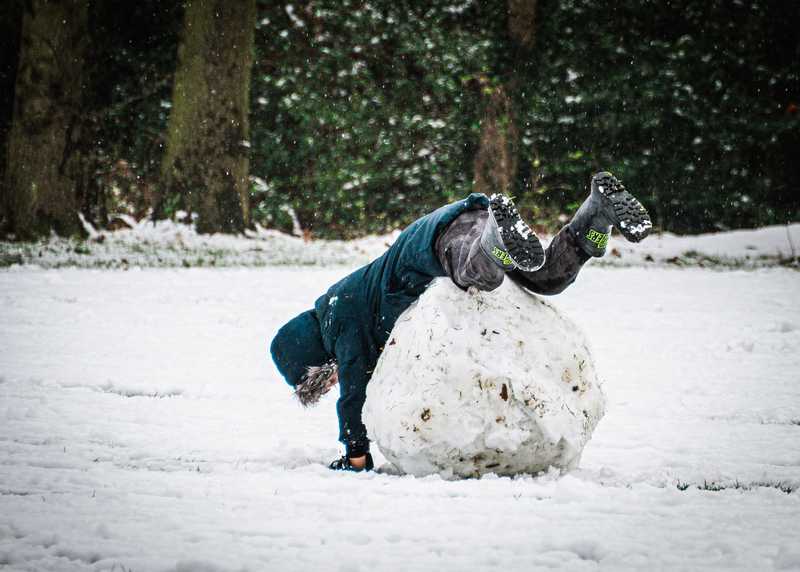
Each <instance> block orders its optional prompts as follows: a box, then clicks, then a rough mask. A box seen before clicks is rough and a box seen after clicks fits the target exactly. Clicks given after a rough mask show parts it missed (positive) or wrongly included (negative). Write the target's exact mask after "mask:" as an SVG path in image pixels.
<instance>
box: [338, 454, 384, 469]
mask: <svg viewBox="0 0 800 572" xmlns="http://www.w3.org/2000/svg"><path fill="white" fill-rule="evenodd" d="M328 468H329V469H331V470H333V471H352V472H354V473H360V472H361V471H371V470H372V469H373V468H375V464H374V463H373V462H372V455H370V454H369V453H367V464H366V465H364V468H363V469H357V468H355V467H354V466H353V465H351V464H350V457H348V456H347V455H343V456H342V457H341V458H339V459H336V460H335V461H334V462H332V463H331V464H330V465H328Z"/></svg>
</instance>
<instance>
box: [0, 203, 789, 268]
mask: <svg viewBox="0 0 800 572" xmlns="http://www.w3.org/2000/svg"><path fill="white" fill-rule="evenodd" d="M119 218H121V219H125V220H126V221H127V223H128V224H129V225H130V226H131V227H132V228H130V229H124V230H117V231H114V232H110V231H97V230H95V229H94V228H92V227H91V225H89V224H88V223H85V224H84V226H85V229H86V232H87V234H88V235H89V238H88V240H76V239H65V238H59V237H56V236H52V237H50V238H48V239H46V240H41V241H38V242H34V243H16V242H9V241H2V240H0V268H1V267H5V266H16V265H34V266H40V267H43V268H63V267H78V268H121V269H127V268H132V267H137V266H141V267H168V268H175V267H177V268H183V267H227V266H253V267H261V266H274V265H288V266H310V265H315V266H330V265H333V264H342V265H349V266H357V265H361V264H366V263H367V262H369V261H370V260H372V259H374V258H376V257H378V256H380V255H381V254H383V252H384V251H385V250H386V248H387V247H388V246H389V245H391V244H392V243H393V242H394V240H395V239H396V238H397V236H398V235H399V231H395V232H392V233H389V234H386V235H383V236H368V237H365V238H363V239H360V240H355V241H349V242H347V241H337V240H312V241H305V240H303V239H302V238H298V237H295V236H290V235H288V234H283V233H280V232H277V231H274V230H265V229H263V228H260V227H258V228H257V230H255V231H247V234H246V235H245V236H231V235H202V234H198V233H197V232H196V231H195V229H194V228H193V227H192V226H189V225H184V224H176V223H175V222H172V221H160V222H158V223H155V224H154V223H153V222H150V221H146V220H143V221H140V222H136V221H135V220H133V219H132V218H130V217H124V216H123V217H119ZM520 232H521V231H520ZM523 234H524V233H523ZM540 238H541V239H542V242H543V243H544V244H547V243H548V241H549V238H550V237H548V236H540ZM608 251H609V254H608V255H607V256H606V257H604V258H603V259H602V260H601V261H600V264H603V265H610V266H663V265H678V266H722V267H736V268H739V267H765V266H777V265H784V266H787V265H790V264H794V265H795V266H797V265H798V263H799V262H800V260H798V256H800V224H798V223H795V224H791V225H788V226H770V227H765V228H760V229H755V230H738V231H731V232H721V233H714V234H704V235H698V236H676V235H673V234H670V233H661V234H651V235H650V236H649V237H648V238H647V240H645V241H643V242H641V243H638V244H632V243H629V242H626V241H625V239H624V238H621V237H619V236H617V235H612V236H611V239H610V240H609V244H608Z"/></svg>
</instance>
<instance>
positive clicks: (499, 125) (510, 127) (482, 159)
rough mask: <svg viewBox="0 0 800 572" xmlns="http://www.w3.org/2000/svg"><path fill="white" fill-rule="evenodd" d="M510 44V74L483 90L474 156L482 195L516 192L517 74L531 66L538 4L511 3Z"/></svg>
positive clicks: (532, 1)
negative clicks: (477, 141)
mask: <svg viewBox="0 0 800 572" xmlns="http://www.w3.org/2000/svg"><path fill="white" fill-rule="evenodd" d="M507 17H508V20H507V27H506V33H507V36H508V37H507V44H508V46H509V52H510V53H509V54H508V60H510V62H511V65H510V66H509V68H510V70H509V71H507V72H506V73H505V74H500V81H499V82H497V84H496V85H488V84H489V82H488V81H485V83H484V87H483V93H484V101H485V110H484V113H483V119H482V120H481V136H480V146H479V148H478V153H477V154H476V156H475V181H474V190H475V191H476V192H479V193H485V194H489V195H490V194H492V193H510V192H512V191H513V187H514V182H515V180H516V176H517V167H518V165H519V157H518V155H519V138H520V132H519V128H518V126H517V117H518V113H517V109H516V102H517V101H518V99H519V98H518V93H517V92H518V91H519V88H520V82H519V81H518V76H517V73H516V72H517V71H518V69H519V67H520V66H522V67H524V66H528V65H530V60H531V57H530V56H531V50H532V49H533V45H534V41H535V38H536V0H508V4H507Z"/></svg>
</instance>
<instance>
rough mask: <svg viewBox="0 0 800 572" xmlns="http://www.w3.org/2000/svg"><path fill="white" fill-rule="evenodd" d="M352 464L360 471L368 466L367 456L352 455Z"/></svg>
mask: <svg viewBox="0 0 800 572" xmlns="http://www.w3.org/2000/svg"><path fill="white" fill-rule="evenodd" d="M350 466H352V467H353V468H354V469H358V470H359V471H360V470H361V469H363V468H364V467H366V466H367V456H366V455H361V456H360V457H350Z"/></svg>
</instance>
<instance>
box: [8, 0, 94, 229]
mask: <svg viewBox="0 0 800 572" xmlns="http://www.w3.org/2000/svg"><path fill="white" fill-rule="evenodd" d="M86 34H87V3H86V1H85V0H62V1H60V2H55V1H48V0H31V1H29V2H27V3H26V8H25V13H24V16H23V22H22V37H21V41H20V50H19V54H20V55H19V67H18V70H17V79H16V86H15V98H14V114H13V120H12V126H11V131H10V133H9V138H8V155H7V157H8V163H7V169H6V178H5V203H6V209H5V210H6V216H7V217H8V222H9V226H10V230H11V231H12V232H14V233H15V234H16V235H17V237H18V238H32V237H33V236H35V235H37V234H42V233H46V232H48V231H50V230H51V229H52V230H55V231H56V232H58V233H59V234H65V235H66V234H74V233H76V232H78V231H79V229H80V225H79V221H78V217H77V205H76V199H75V185H74V181H73V178H72V173H73V171H74V169H75V165H76V163H77V162H78V161H79V160H80V156H79V153H78V151H77V146H76V144H75V143H76V141H77V140H78V138H79V131H80V129H79V127H80V109H81V103H82V69H83V63H84V52H85V49H86V41H85V38H86Z"/></svg>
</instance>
